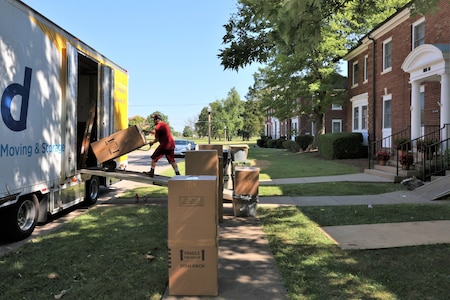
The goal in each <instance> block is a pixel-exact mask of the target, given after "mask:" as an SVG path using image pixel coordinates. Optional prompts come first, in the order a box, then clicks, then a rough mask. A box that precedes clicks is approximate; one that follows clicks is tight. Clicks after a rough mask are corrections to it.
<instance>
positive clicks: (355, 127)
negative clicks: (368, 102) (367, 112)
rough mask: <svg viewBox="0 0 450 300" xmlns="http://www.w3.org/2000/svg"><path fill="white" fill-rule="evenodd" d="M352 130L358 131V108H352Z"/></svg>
mask: <svg viewBox="0 0 450 300" xmlns="http://www.w3.org/2000/svg"><path fill="white" fill-rule="evenodd" d="M353 130H359V106H356V107H353Z"/></svg>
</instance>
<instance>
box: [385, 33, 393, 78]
mask: <svg viewBox="0 0 450 300" xmlns="http://www.w3.org/2000/svg"><path fill="white" fill-rule="evenodd" d="M391 69H392V38H390V39H387V40H386V41H384V42H383V72H389V71H391Z"/></svg>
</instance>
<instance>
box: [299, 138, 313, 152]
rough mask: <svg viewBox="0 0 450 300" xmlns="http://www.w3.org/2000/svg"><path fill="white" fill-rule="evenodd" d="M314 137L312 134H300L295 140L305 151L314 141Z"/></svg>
mask: <svg viewBox="0 0 450 300" xmlns="http://www.w3.org/2000/svg"><path fill="white" fill-rule="evenodd" d="M313 141H314V137H313V136H312V135H299V136H296V137H295V142H296V143H297V144H298V145H299V147H300V149H302V150H303V151H305V150H306V149H308V147H309V146H310V145H311V144H312V143H313Z"/></svg>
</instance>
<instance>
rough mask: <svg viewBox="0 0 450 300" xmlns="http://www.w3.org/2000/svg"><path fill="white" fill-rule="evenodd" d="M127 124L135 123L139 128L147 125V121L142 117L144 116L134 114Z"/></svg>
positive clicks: (132, 124)
mask: <svg viewBox="0 0 450 300" xmlns="http://www.w3.org/2000/svg"><path fill="white" fill-rule="evenodd" d="M128 125H129V126H134V125H137V126H139V127H140V128H145V127H147V121H146V120H145V119H144V117H141V116H135V117H133V118H131V119H130V120H129V121H128Z"/></svg>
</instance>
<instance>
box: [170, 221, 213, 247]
mask: <svg viewBox="0 0 450 300" xmlns="http://www.w3.org/2000/svg"><path fill="white" fill-rule="evenodd" d="M200 218H201V216H200ZM167 233H168V239H167V241H168V244H169V245H174V244H181V245H186V244H189V243H194V244H196V245H201V244H204V243H208V242H210V241H214V240H215V241H217V240H218V238H219V228H218V226H217V225H216V224H214V223H175V222H170V223H168V228H167Z"/></svg>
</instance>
